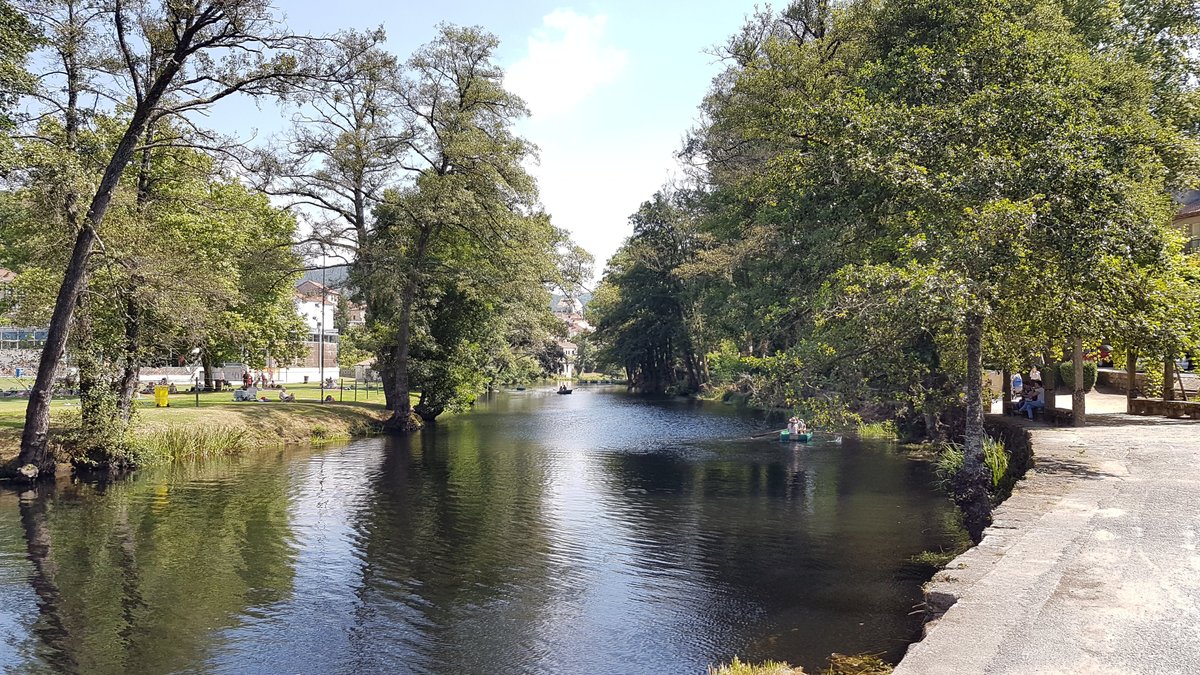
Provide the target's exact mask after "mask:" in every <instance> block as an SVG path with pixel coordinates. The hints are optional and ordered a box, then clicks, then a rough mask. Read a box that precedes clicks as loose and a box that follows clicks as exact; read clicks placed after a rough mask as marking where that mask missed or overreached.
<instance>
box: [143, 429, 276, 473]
mask: <svg viewBox="0 0 1200 675" xmlns="http://www.w3.org/2000/svg"><path fill="white" fill-rule="evenodd" d="M134 447H136V448H137V451H138V452H137V454H136V456H135V457H134V458H132V460H133V461H132V462H131V464H132V465H134V466H148V465H150V464H162V463H166V462H173V461H179V460H185V459H197V458H202V457H218V456H222V455H237V454H241V453H243V452H247V451H249V450H252V449H253V444H252V443H251V442H250V441H248V440H247V439H246V435H245V433H244V432H243V431H242V430H240V429H234V428H228V427H217V426H209V425H196V426H186V427H180V426H171V427H167V428H166V429H163V430H162V431H157V432H154V433H150V434H142V435H139V436H138V437H137V440H136V441H135V442H134Z"/></svg>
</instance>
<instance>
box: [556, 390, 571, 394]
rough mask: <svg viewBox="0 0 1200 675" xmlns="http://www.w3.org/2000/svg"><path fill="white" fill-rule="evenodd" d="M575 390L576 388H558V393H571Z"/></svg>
mask: <svg viewBox="0 0 1200 675" xmlns="http://www.w3.org/2000/svg"><path fill="white" fill-rule="evenodd" d="M573 391H575V390H574V389H559V390H558V393H560V394H569V393H571V392H573Z"/></svg>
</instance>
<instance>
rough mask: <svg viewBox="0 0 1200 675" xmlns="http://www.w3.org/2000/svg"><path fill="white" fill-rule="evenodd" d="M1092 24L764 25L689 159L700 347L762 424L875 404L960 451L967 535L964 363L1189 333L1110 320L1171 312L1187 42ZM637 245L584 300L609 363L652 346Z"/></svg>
mask: <svg viewBox="0 0 1200 675" xmlns="http://www.w3.org/2000/svg"><path fill="white" fill-rule="evenodd" d="M1085 4H1087V3H1067V5H1068V9H1072V8H1074V9H1075V10H1080V8H1081V7H1082V6H1083V5H1085ZM1101 4H1102V5H1104V7H1107V8H1112V7H1115V6H1117V5H1118V4H1119V5H1120V8H1121V12H1120V16H1117V17H1116V18H1112V19H1109V18H1105V19H1099V20H1097V21H1094V22H1093V24H1091V25H1090V27H1089V25H1088V24H1087V23H1086V22H1085V21H1083V20H1082V19H1089V20H1092V19H1096V16H1095V15H1093V14H1090V13H1088V12H1086V11H1076V12H1075V14H1073V15H1072V16H1073V17H1074V18H1075V19H1076V21H1074V22H1072V21H1071V20H1069V19H1068V18H1067V17H1066V16H1064V14H1063V3H1059V2H1055V1H1053V0H985V1H983V2H966V1H962V0H882V1H880V2H853V3H845V4H840V5H838V6H837V8H836V9H834V10H833V11H828V10H829V9H830V7H831V6H832V3H830V4H824V3H810V2H803V3H793V5H792V6H790V7H789V8H788V9H787V10H785V11H784V12H783V13H780V14H773V13H770V12H763V13H760V14H758V15H756V16H755V17H754V18H753V19H752V20H751V21H750V22H749V23H748V25H747V27H746V28H745V29H743V31H741V32H740V33H739V34H738V35H737V36H735V37H734V38H733V39H732V40H731V41H730V42H729V44H728V45H727V46H726V47H725V48H724V49H723V50H722V51H721V54H722V55H723V56H725V57H726V58H727V59H728V62H729V64H730V66H729V68H728V70H727V71H726V72H725V73H723V74H721V75H720V76H719V77H718V78H717V79H716V80H715V81H714V84H713V87H712V90H711V92H710V95H709V96H708V97H707V98H706V99H705V102H704V105H703V108H702V110H703V113H704V117H703V122H702V125H701V127H700V128H699V129H697V130H696V131H694V132H693V134H692V135H691V136H690V137H689V139H688V142H687V145H686V146H685V148H684V156H685V157H686V158H688V159H690V160H691V163H692V166H693V168H694V171H693V179H694V180H695V181H696V184H697V186H698V187H699V188H700V189H701V190H702V197H701V198H700V199H698V200H697V203H699V204H700V205H701V208H700V209H699V211H698V215H697V216H696V217H695V218H694V225H693V231H694V235H693V236H694V237H695V240H696V242H697V245H695V246H694V247H693V248H692V251H691V252H690V253H689V254H688V256H685V257H686V258H687V259H686V260H685V261H684V262H682V263H681V264H679V265H678V273H677V276H679V277H681V278H683V279H685V280H687V281H688V284H689V286H688V287H689V289H690V290H689V292H690V293H693V294H695V295H696V300H695V304H694V306H695V307H698V308H699V311H698V312H695V314H694V315H698V316H699V320H698V321H693V322H692V323H695V324H699V325H702V326H703V327H704V330H706V331H708V332H709V335H710V336H711V337H709V338H708V339H707V340H706V342H707V344H716V343H717V342H719V341H721V340H722V339H726V340H728V341H729V342H731V343H732V344H734V345H736V348H737V350H738V352H739V354H738V356H739V358H740V363H741V364H742V365H743V366H744V367H745V368H746V373H745V374H746V375H747V376H748V377H749V378H750V380H751V381H752V385H751V387H752V390H753V393H754V394H755V395H756V396H757V397H758V398H759V400H760V401H762V402H763V403H766V404H768V405H785V406H817V405H820V406H822V407H823V408H824V412H825V413H826V414H827V415H828V416H833V415H834V413H835V412H836V411H835V408H837V407H843V408H849V409H850V410H851V411H853V410H855V409H857V410H859V411H863V410H870V409H872V407H876V406H878V408H876V409H879V408H882V409H885V410H897V411H904V414H905V415H906V417H907V418H908V421H910V422H911V423H912V425H913V426H915V425H916V423H917V422H916V421H917V420H919V419H921V418H924V421H923V426H924V427H926V431H927V432H929V433H940V432H942V431H943V430H945V431H947V432H948V433H947V434H946V435H947V436H949V437H951V438H953V439H957V440H962V441H964V443H965V445H966V448H967V460H966V462H965V463H964V472H963V474H962V475H961V476H960V477H959V481H958V486H957V489H956V493H957V497H958V500H959V503H960V505H961V506H963V507H964V509H965V510H966V511H967V514H968V526H969V529H970V530H971V532H972V534H973V536H976V537H978V536H980V534H981V532H982V529H983V527H984V526H985V525H986V523H987V521H988V517H989V516H988V503H987V494H986V491H985V489H984V487H983V486H984V484H985V482H986V481H985V478H986V468H985V467H984V464H983V461H982V460H983V457H982V445H983V443H982V441H983V425H982V412H983V411H982V407H983V406H982V403H983V391H982V370H983V367H984V365H985V364H997V365H1005V366H1007V365H1010V364H1012V363H1013V362H1016V361H1019V360H1021V359H1027V358H1028V357H1029V355H1030V351H1031V350H1039V351H1043V350H1046V346H1047V345H1052V344H1063V343H1066V342H1076V343H1079V342H1080V341H1081V338H1086V337H1089V336H1099V335H1102V334H1104V331H1105V330H1113V331H1126V330H1137V328H1135V326H1137V327H1141V328H1145V327H1147V326H1154V327H1163V328H1164V329H1166V330H1164V331H1163V333H1164V334H1167V333H1170V334H1172V335H1173V336H1174V337H1173V339H1174V340H1176V343H1177V344H1182V343H1183V336H1182V335H1180V334H1179V332H1177V331H1174V330H1173V329H1170V327H1175V326H1183V325H1185V324H1187V323H1188V321H1187V320H1186V318H1187V317H1189V316H1191V312H1192V310H1191V309H1189V308H1190V306H1191V304H1193V303H1185V302H1170V303H1161V304H1155V305H1154V307H1157V308H1159V309H1158V310H1157V311H1151V307H1150V306H1148V305H1147V304H1138V303H1135V302H1130V301H1131V300H1132V299H1133V298H1136V297H1145V296H1146V294H1147V293H1148V292H1149V290H1150V289H1166V288H1172V289H1175V290H1172V291H1170V292H1166V291H1165V290H1164V291H1163V292H1161V293H1159V294H1158V295H1159V297H1163V298H1166V297H1170V298H1173V299H1178V298H1183V297H1185V296H1186V295H1187V290H1188V287H1187V284H1186V283H1185V282H1186V279H1187V278H1188V274H1187V273H1185V272H1183V271H1181V270H1180V269H1179V262H1178V255H1177V253H1172V250H1173V249H1172V246H1173V244H1171V243H1170V242H1171V238H1170V237H1169V236H1167V234H1166V229H1167V227H1168V225H1167V223H1168V221H1169V218H1170V215H1171V211H1172V207H1171V199H1170V193H1171V191H1172V190H1174V189H1177V188H1180V187H1185V186H1191V185H1194V184H1195V179H1194V171H1193V170H1192V168H1191V167H1193V166H1195V160H1196V158H1197V156H1198V153H1197V152H1196V149H1195V144H1194V142H1193V141H1192V140H1191V139H1189V138H1188V137H1187V136H1185V135H1184V134H1183V133H1182V131H1181V130H1182V129H1184V128H1185V126H1186V125H1184V123H1183V121H1182V118H1181V117H1180V115H1185V114H1186V113H1184V112H1183V111H1176V112H1175V113H1172V114H1166V111H1165V108H1167V107H1170V106H1169V105H1164V103H1163V102H1164V101H1166V100H1167V99H1168V98H1170V97H1172V96H1175V97H1176V98H1175V99H1174V100H1176V101H1179V100H1183V99H1186V97H1187V96H1190V95H1191V91H1190V89H1191V87H1192V86H1193V85H1191V84H1190V83H1187V84H1185V82H1188V78H1186V77H1185V78H1180V77H1178V73H1179V72H1184V71H1186V67H1185V66H1184V65H1182V64H1186V63H1187V60H1186V59H1182V58H1181V57H1182V55H1186V54H1189V53H1190V51H1189V49H1187V48H1185V49H1182V50H1180V49H1179V46H1180V45H1190V44H1192V43H1193V40H1194V38H1192V37H1191V36H1192V35H1194V34H1195V31H1194V26H1195V22H1194V21H1193V20H1192V19H1189V18H1187V17H1188V16H1189V15H1190V14H1191V11H1190V10H1189V11H1176V10H1179V9H1181V8H1180V7H1179V5H1180V4H1187V3H1171V2H1145V3H1142V2H1129V3H1101ZM1168 5H1171V6H1173V7H1174V8H1175V9H1169V8H1168V7H1167V6H1168ZM1090 6H1092V8H1093V9H1095V8H1096V7H1098V5H1096V4H1095V3H1091V5H1090ZM1160 10H1161V11H1160ZM1114 16H1115V15H1114ZM1147 17H1154V18H1147ZM1110 24H1111V25H1110ZM1093 29H1095V30H1093ZM1096 31H1098V32H1096ZM1121 35H1123V36H1126V37H1127V38H1128V40H1126V39H1125V38H1122V39H1121V40H1117V39H1116V37H1114V36H1121ZM1095 36H1099V37H1095ZM1160 38H1161V39H1160ZM1138 45H1140V47H1139V46H1138ZM1180 68H1183V69H1184V70H1183V71H1181V70H1180ZM1179 97H1183V99H1180V98H1179ZM634 239H636V235H635V237H634ZM632 242H633V239H631V245H630V246H627V247H626V249H625V250H623V251H622V253H621V255H619V256H618V257H617V258H615V259H614V262H613V265H612V266H611V267H610V270H609V272H608V273H607V274H606V277H605V282H604V283H603V284H602V285H601V288H600V289H599V291H598V292H597V298H596V300H595V301H594V303H595V307H596V308H597V313H598V314H599V315H600V316H605V315H606V313H607V315H608V318H607V319H606V320H600V321H599V324H600V326H601V331H600V333H599V335H600V336H601V337H604V338H605V341H606V344H607V345H608V346H609V348H610V349H611V348H612V346H613V345H623V346H625V347H627V348H628V349H629V351H626V352H625V353H623V354H622V355H621V357H622V358H627V357H628V356H629V355H630V354H631V353H636V352H637V350H641V349H645V348H646V347H647V345H646V344H645V341H646V340H647V339H648V338H649V336H651V335H653V333H651V332H650V331H651V330H652V329H653V328H654V326H651V325H649V324H648V322H647V321H646V320H645V319H644V315H641V314H638V313H637V312H636V311H634V310H635V309H638V310H639V311H641V312H643V313H644V312H645V308H646V307H648V306H649V301H650V300H652V299H656V298H660V297H665V296H667V295H668V294H667V293H660V294H653V293H647V294H645V295H642V296H639V295H638V293H639V292H641V291H642V289H645V288H653V285H651V284H648V283H645V282H640V283H639V282H637V281H634V282H632V283H631V282H630V281H628V280H633V279H636V275H634V274H631V270H636V269H639V266H644V265H642V263H639V261H638V260H639V258H638V256H639V255H644V254H638V255H635V251H634V250H633V247H632ZM664 278H665V277H664ZM697 280H702V281H703V283H700V284H697V283H696V282H697ZM1139 294H1140V295H1139ZM616 310H620V311H619V312H618V311H616ZM1165 315H1170V316H1171V317H1174V318H1171V319H1168V318H1167V317H1166V316H1165ZM639 317H643V318H639ZM1132 317H1137V320H1135V321H1130V319H1131V318H1132ZM1122 327H1126V328H1122ZM693 330H694V329H693ZM1155 330H1156V331H1157V330H1158V329H1157V328H1155ZM639 341H641V342H639ZM656 342H657V343H659V344H665V340H663V339H659V340H656ZM724 360H725V361H728V360H729V359H724Z"/></svg>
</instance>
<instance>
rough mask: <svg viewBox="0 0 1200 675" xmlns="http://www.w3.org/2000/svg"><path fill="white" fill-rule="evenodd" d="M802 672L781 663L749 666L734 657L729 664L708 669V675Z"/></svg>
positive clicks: (789, 673) (794, 673) (772, 674)
mask: <svg viewBox="0 0 1200 675" xmlns="http://www.w3.org/2000/svg"><path fill="white" fill-rule="evenodd" d="M803 672H804V671H803V670H801V669H799V668H792V667H791V666H789V665H788V664H786V663H783V662H782V661H764V662H763V663H760V664H750V663H743V662H742V661H741V660H740V659H738V657H736V656H735V657H733V659H732V660H731V661H730V662H729V663H726V664H722V665H719V666H709V667H708V675H797V674H799V675H803Z"/></svg>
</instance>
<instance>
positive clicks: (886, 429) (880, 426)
mask: <svg viewBox="0 0 1200 675" xmlns="http://www.w3.org/2000/svg"><path fill="white" fill-rule="evenodd" d="M898 435H899V432H898V431H897V429H896V422H895V420H886V421H883V422H871V423H866V422H859V423H858V437H859V438H887V439H892V440H895V438H896V437H897V436H898Z"/></svg>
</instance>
